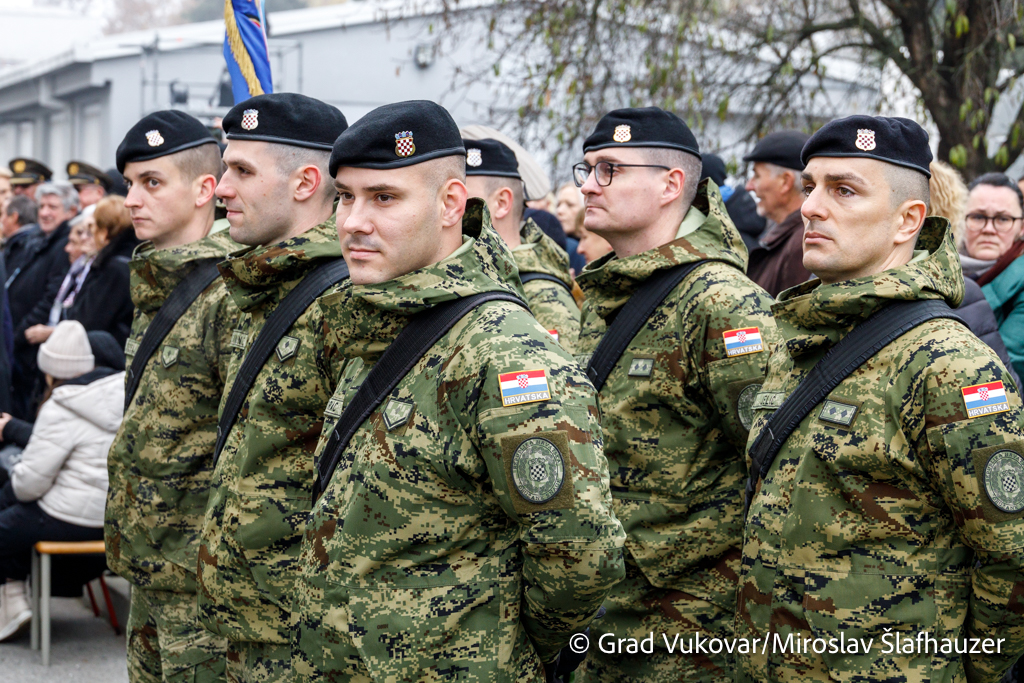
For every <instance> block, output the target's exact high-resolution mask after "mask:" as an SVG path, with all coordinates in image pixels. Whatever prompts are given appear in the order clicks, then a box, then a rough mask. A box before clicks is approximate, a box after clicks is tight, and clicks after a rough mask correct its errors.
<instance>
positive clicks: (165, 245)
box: [105, 111, 238, 683]
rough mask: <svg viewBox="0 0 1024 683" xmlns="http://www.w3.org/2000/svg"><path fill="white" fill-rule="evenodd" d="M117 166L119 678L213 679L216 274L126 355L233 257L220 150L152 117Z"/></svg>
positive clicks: (108, 532)
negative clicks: (224, 216)
mask: <svg viewBox="0 0 1024 683" xmlns="http://www.w3.org/2000/svg"><path fill="white" fill-rule="evenodd" d="M151 140H152V141H153V142H155V143H157V144H151V143H150V141H151ZM117 168H118V170H119V171H120V172H122V173H123V174H124V177H125V181H126V183H127V184H128V187H129V190H128V196H127V198H126V199H125V206H126V207H128V209H129V210H130V211H131V215H132V223H133V225H134V228H135V231H136V234H137V235H138V236H139V237H140V238H143V239H146V240H148V241H146V242H143V243H142V244H141V245H139V247H138V248H137V249H136V250H135V255H134V258H133V259H132V260H131V262H130V263H129V267H130V268H131V296H132V302H133V303H134V304H135V319H134V321H133V322H132V330H131V335H130V336H129V338H128V343H127V345H126V349H125V357H126V361H127V363H128V364H129V366H130V367H131V369H132V371H133V372H135V373H138V384H137V389H136V390H135V394H134V397H132V399H131V400H130V402H129V403H128V406H127V409H126V410H125V414H124V421H123V422H122V423H121V429H120V431H119V432H118V434H117V437H116V439H115V440H114V443H113V445H112V446H111V449H110V456H109V458H108V468H109V478H110V487H109V490H108V494H107V507H106V525H105V536H106V546H107V564H108V565H109V566H110V568H111V569H112V570H113V571H114V572H116V573H118V574H120V575H121V576H123V577H124V578H126V579H128V581H129V582H131V584H132V587H133V590H132V600H131V610H130V613H129V617H128V674H129V678H130V680H132V681H133V682H135V683H140V682H149V681H152V682H153V683H159V682H160V681H222V680H224V653H225V646H226V643H225V641H224V639H223V638H220V637H218V636H215V635H214V634H212V633H209V632H208V631H206V629H204V628H203V627H202V625H201V624H200V623H199V620H198V615H197V614H196V558H197V550H198V541H199V532H200V529H201V528H202V520H203V511H204V510H205V509H206V500H207V498H208V496H209V485H210V473H211V470H212V459H213V458H212V456H213V444H214V441H215V439H216V432H217V407H218V405H219V404H220V397H221V392H222V391H223V389H224V378H225V375H226V374H227V358H228V353H227V352H228V346H227V341H228V337H229V336H230V334H231V329H232V326H233V325H234V323H235V317H236V316H237V309H235V308H234V307H233V306H232V305H231V302H230V301H229V300H228V298H227V290H226V289H225V288H224V284H223V282H222V281H221V280H220V278H217V279H216V280H214V281H213V283H212V284H210V285H209V286H208V287H207V288H206V289H205V290H204V291H203V292H202V293H200V294H199V296H198V297H197V298H196V299H195V301H193V302H192V304H191V305H190V306H189V307H188V309H187V310H186V311H185V313H184V314H183V315H182V316H181V317H180V318H179V319H178V321H177V322H176V323H175V325H174V327H172V328H171V330H170V332H168V333H167V336H166V337H164V339H163V342H162V343H161V345H160V346H159V347H158V348H157V349H156V350H155V352H154V353H153V354H152V355H151V356H150V357H149V358H148V360H146V359H141V358H140V359H139V360H138V362H139V363H144V364H143V365H142V367H141V368H137V367H136V365H135V364H134V361H135V360H136V358H135V356H136V354H137V352H138V351H139V345H140V343H141V342H142V339H143V337H144V336H145V335H146V333H147V330H148V329H149V326H150V324H151V323H152V321H153V318H154V316H155V315H156V314H157V311H158V310H159V309H160V307H161V306H162V305H163V304H164V302H165V301H166V300H167V298H168V296H169V295H170V294H171V292H172V291H173V290H174V288H175V287H176V286H177V285H178V283H180V282H181V281H182V280H183V279H185V278H187V277H188V276H189V275H190V274H191V273H192V272H193V271H194V269H195V268H196V267H197V265H198V264H199V263H200V262H203V261H206V260H208V259H217V260H220V259H223V258H224V257H225V256H226V255H227V254H228V253H229V252H231V251H232V250H234V249H236V248H238V245H237V244H235V243H234V242H232V241H231V240H230V239H229V238H228V236H227V235H224V234H216V235H209V233H210V228H211V226H212V225H213V210H214V194H213V193H214V188H215V187H216V185H217V180H218V179H219V178H220V173H221V161H220V149H219V148H218V147H217V144H216V140H214V139H213V138H212V137H211V136H210V134H209V132H208V131H207V130H206V127H205V126H203V124H202V123H200V122H199V121H198V120H196V119H194V118H193V117H191V116H189V115H188V114H185V113H184V112H180V111H162V112H156V113H154V114H150V115H149V116H147V117H145V118H144V119H142V120H141V121H139V122H138V123H137V124H136V125H135V126H134V127H133V128H132V129H131V130H130V131H128V134H127V135H126V136H125V138H124V141H122V142H121V145H120V146H119V147H118V150H117ZM208 235H209V236H208ZM132 379H133V377H131V376H129V377H127V384H128V386H129V387H131V386H132V385H133V382H132Z"/></svg>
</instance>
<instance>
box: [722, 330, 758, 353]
mask: <svg viewBox="0 0 1024 683" xmlns="http://www.w3.org/2000/svg"><path fill="white" fill-rule="evenodd" d="M722 338H723V339H725V355H727V356H729V357H730V358H732V357H733V356H745V355H747V354H748V353H760V352H761V351H764V345H763V344H762V343H761V330H760V329H759V328H757V327H744V328H742V329H738V330H726V331H725V332H723V333H722Z"/></svg>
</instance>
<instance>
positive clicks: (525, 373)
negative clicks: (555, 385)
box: [498, 370, 551, 406]
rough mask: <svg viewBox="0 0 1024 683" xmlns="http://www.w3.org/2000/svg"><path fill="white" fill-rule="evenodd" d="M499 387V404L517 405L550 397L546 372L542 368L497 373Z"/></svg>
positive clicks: (545, 399)
mask: <svg viewBox="0 0 1024 683" xmlns="http://www.w3.org/2000/svg"><path fill="white" fill-rule="evenodd" d="M498 384H499V386H500V388H501V404H502V405H503V406H517V405H520V404H522V403H535V402H538V401H547V400H549V399H550V398H551V392H550V391H549V390H548V378H547V373H545V371H544V370H520V371H518V372H506V373H504V374H501V375H498Z"/></svg>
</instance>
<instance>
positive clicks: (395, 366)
mask: <svg viewBox="0 0 1024 683" xmlns="http://www.w3.org/2000/svg"><path fill="white" fill-rule="evenodd" d="M487 301H511V302H512V303H514V304H518V305H520V306H522V307H523V308H525V309H527V310H529V307H528V306H527V305H526V302H524V301H523V300H522V299H520V298H519V297H516V296H513V295H511V294H505V293H504V292H483V293H481V294H473V295H471V296H467V297H463V298H461V299H455V300H454V301H448V302H446V303H443V304H440V305H438V306H434V307H432V308H428V309H427V310H425V311H423V312H421V313H417V314H416V315H414V316H412V318H411V319H410V320H409V323H408V324H407V325H406V326H405V329H403V330H402V331H401V332H400V333H399V334H398V336H397V337H395V340H394V341H393V342H391V344H390V345H389V346H388V348H387V349H386V350H385V351H384V353H383V354H381V357H380V360H378V361H377V364H376V365H374V366H373V368H372V369H371V370H370V373H369V374H368V375H367V376H366V379H365V380H364V381H363V383H362V385H360V387H359V390H358V391H357V392H356V395H355V396H354V397H353V398H352V400H351V401H350V402H349V404H348V405H347V406H346V407H345V410H344V412H342V414H341V417H339V418H338V422H337V423H336V424H335V425H334V431H332V432H331V436H330V439H329V440H328V441H327V446H326V447H325V448H324V451H323V453H322V454H321V455H320V460H319V462H318V463H317V478H316V483H315V484H314V485H313V500H314V501H316V499H317V498H319V497H320V494H321V493H323V491H324V489H326V488H327V484H328V483H329V482H330V481H331V477H332V476H333V475H334V470H335V469H337V467H338V464H339V463H340V462H341V458H342V455H343V454H344V452H345V449H346V448H347V447H348V443H349V441H351V439H352V436H353V435H354V434H355V433H356V430H357V429H359V425H361V424H363V422H365V421H366V418H368V417H369V416H370V415H372V414H373V411H374V410H376V409H377V407H378V406H380V404H381V403H382V402H383V401H384V398H385V397H386V396H388V394H390V393H391V392H392V391H393V390H394V388H395V387H396V386H398V383H399V382H400V381H402V378H403V377H405V376H406V375H407V374H408V373H409V371H410V370H412V368H413V366H414V365H416V363H418V362H419V360H420V359H421V358H423V356H424V354H426V353H427V351H429V350H430V347H432V346H433V345H434V344H436V343H437V342H438V340H439V339H441V337H443V336H444V335H445V334H447V333H448V330H450V329H452V327H454V326H455V323H457V322H459V321H460V320H462V318H463V317H464V316H465V315H466V314H467V313H469V312H470V311H472V310H473V309H475V308H476V307H477V306H479V305H480V304H482V303H485V302H487Z"/></svg>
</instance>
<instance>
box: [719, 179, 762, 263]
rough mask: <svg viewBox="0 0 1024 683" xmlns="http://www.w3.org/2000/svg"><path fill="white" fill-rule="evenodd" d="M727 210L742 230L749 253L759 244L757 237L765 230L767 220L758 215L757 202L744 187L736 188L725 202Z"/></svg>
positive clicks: (741, 234) (734, 222)
mask: <svg viewBox="0 0 1024 683" xmlns="http://www.w3.org/2000/svg"><path fill="white" fill-rule="evenodd" d="M725 210H726V211H728V212H729V218H731V219H732V222H733V224H734V225H735V226H736V229H737V230H739V231H740V237H742V238H743V243H744V244H745V245H747V253H750V252H752V251H753V250H754V249H756V248H757V247H758V246H759V245H758V243H757V238H758V237H760V236H761V233H763V232H764V226H765V224H766V221H765V219H764V217H763V216H758V215H757V202H755V201H754V198H753V197H751V196H750V193H749V192H747V190H746V189H745V188H744V187H742V186H741V187H737V188H734V189H733V191H732V195H730V197H729V199H727V200H726V202H725Z"/></svg>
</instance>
